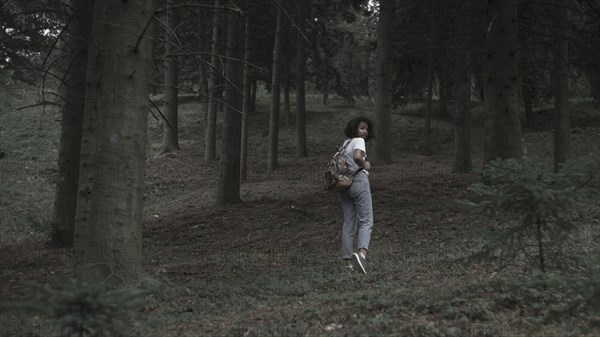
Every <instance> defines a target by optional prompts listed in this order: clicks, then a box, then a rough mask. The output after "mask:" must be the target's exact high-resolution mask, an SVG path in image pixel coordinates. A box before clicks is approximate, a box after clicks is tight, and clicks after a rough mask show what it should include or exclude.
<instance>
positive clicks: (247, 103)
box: [240, 15, 252, 183]
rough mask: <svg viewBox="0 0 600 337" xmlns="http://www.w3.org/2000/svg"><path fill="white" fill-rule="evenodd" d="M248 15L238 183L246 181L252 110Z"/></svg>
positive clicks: (247, 17)
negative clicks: (249, 118)
mask: <svg viewBox="0 0 600 337" xmlns="http://www.w3.org/2000/svg"><path fill="white" fill-rule="evenodd" d="M250 18H251V16H250V15H247V16H246V27H245V29H244V51H245V52H244V78H243V81H242V82H243V83H244V84H243V86H244V88H243V90H244V103H243V112H244V114H243V115H242V148H241V149H240V183H245V182H246V181H247V180H248V115H249V114H250V110H251V109H252V102H251V99H252V97H251V95H252V93H251V92H250V85H251V83H250V74H249V71H250V67H249V64H250V48H249V47H250Z"/></svg>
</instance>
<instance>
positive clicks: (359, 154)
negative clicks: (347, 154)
mask: <svg viewBox="0 0 600 337" xmlns="http://www.w3.org/2000/svg"><path fill="white" fill-rule="evenodd" d="M352 156H353V157H354V162H355V163H356V164H357V165H358V167H360V168H362V169H364V170H367V171H369V170H370V169H371V163H370V162H369V161H368V160H367V158H366V157H365V153H364V152H363V151H362V150H360V149H354V151H352Z"/></svg>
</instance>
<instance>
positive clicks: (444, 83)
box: [438, 58, 448, 118]
mask: <svg viewBox="0 0 600 337" xmlns="http://www.w3.org/2000/svg"><path fill="white" fill-rule="evenodd" d="M444 61H448V60H447V58H444ZM447 64H448V62H443V61H442V62H440V70H439V72H438V83H439V85H438V86H439V89H438V90H439V95H440V101H439V110H440V111H439V116H440V118H447V117H448V69H447V68H446V67H447Z"/></svg>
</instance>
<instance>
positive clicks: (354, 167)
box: [344, 137, 367, 172]
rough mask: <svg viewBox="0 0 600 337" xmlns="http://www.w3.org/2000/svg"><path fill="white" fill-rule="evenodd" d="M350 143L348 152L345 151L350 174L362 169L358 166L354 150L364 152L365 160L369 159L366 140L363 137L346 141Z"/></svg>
mask: <svg viewBox="0 0 600 337" xmlns="http://www.w3.org/2000/svg"><path fill="white" fill-rule="evenodd" d="M348 141H349V142H350V143H349V144H348V146H346V150H345V151H344V158H345V159H346V163H348V170H349V171H350V172H356V171H358V170H359V169H361V167H360V166H358V164H356V162H355V161H354V150H355V149H359V150H362V151H363V152H364V156H365V158H366V157H367V147H366V145H365V140H364V139H363V138H361V137H356V138H352V139H346V141H345V142H344V144H346V142H348Z"/></svg>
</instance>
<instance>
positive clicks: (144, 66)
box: [73, 0, 154, 283]
mask: <svg viewBox="0 0 600 337" xmlns="http://www.w3.org/2000/svg"><path fill="white" fill-rule="evenodd" d="M153 15H154V1H152V0H130V1H127V2H123V1H120V0H103V1H98V2H96V4H95V7H94V19H93V23H92V39H91V44H90V49H89V58H88V70H87V90H86V104H85V116H84V123H83V126H84V128H83V137H82V143H81V169H80V179H79V192H78V200H77V214H76V222H75V241H74V250H73V263H74V271H75V274H76V276H77V277H78V278H80V279H83V280H88V281H105V280H108V281H113V282H119V283H131V282H134V281H135V280H136V279H137V278H138V277H139V276H140V275H141V274H142V271H143V270H142V222H143V212H142V205H143V198H144V192H143V187H144V161H145V145H146V130H147V123H148V95H149V83H150V77H151V76H150V75H151V72H152V40H151V39H150V38H148V36H147V34H148V32H150V31H151V29H149V27H148V25H150V23H151V21H152V18H153Z"/></svg>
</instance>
